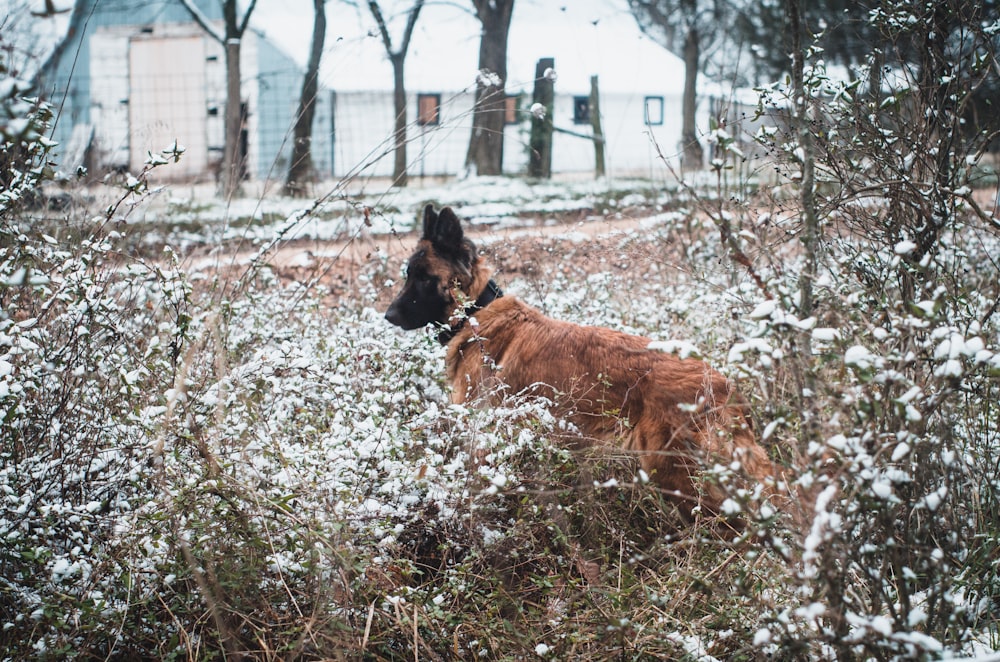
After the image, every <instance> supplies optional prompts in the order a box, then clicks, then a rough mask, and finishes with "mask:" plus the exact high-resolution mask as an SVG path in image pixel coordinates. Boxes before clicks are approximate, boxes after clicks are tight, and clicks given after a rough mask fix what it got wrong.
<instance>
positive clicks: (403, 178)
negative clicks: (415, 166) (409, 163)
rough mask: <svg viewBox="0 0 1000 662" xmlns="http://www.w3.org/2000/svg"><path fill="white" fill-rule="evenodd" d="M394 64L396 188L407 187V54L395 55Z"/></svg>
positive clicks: (393, 56) (394, 173) (393, 103)
mask: <svg viewBox="0 0 1000 662" xmlns="http://www.w3.org/2000/svg"><path fill="white" fill-rule="evenodd" d="M389 59H390V61H391V62H392V106H393V110H395V112H396V128H395V134H394V135H395V146H396V150H395V160H394V161H393V167H392V181H393V183H394V184H395V185H396V186H406V184H407V179H408V177H407V173H406V86H405V84H404V77H403V65H404V63H405V60H406V54H405V53H395V54H393V55H392V56H391V57H390V58H389Z"/></svg>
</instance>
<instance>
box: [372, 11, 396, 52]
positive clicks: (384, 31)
mask: <svg viewBox="0 0 1000 662" xmlns="http://www.w3.org/2000/svg"><path fill="white" fill-rule="evenodd" d="M368 9H369V10H370V11H371V13H372V16H373V17H375V24H376V25H377V26H378V31H379V34H381V35H382V43H383V44H385V52H386V53H388V54H389V55H392V37H390V36H389V28H388V27H387V26H386V24H385V18H384V17H383V16H382V9H381V8H380V7H379V6H378V3H377V2H376V1H375V0H368Z"/></svg>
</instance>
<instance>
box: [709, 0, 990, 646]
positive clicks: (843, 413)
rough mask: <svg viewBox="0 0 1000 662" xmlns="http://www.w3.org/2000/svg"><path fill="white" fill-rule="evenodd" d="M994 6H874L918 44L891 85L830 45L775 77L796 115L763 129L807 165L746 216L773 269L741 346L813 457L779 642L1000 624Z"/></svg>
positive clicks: (743, 224)
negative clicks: (826, 53) (974, 122)
mask: <svg viewBox="0 0 1000 662" xmlns="http://www.w3.org/2000/svg"><path fill="white" fill-rule="evenodd" d="M977 7H978V6H975V5H974V4H973V3H961V2H954V3H952V2H946V3H938V4H935V5H934V6H931V5H927V6H924V7H920V8H915V7H914V6H912V5H898V4H896V3H882V4H881V5H880V7H879V8H878V9H876V10H874V11H873V12H872V13H871V15H870V20H871V22H872V24H873V26H874V27H875V28H877V30H878V32H879V33H880V34H882V35H883V36H884V37H885V39H886V44H887V46H886V50H892V51H893V52H894V53H895V54H896V55H899V54H900V53H905V54H907V57H909V58H910V59H907V57H903V58H902V59H900V60H899V61H895V62H893V63H892V66H890V67H888V69H889V70H890V72H889V74H886V72H885V71H882V70H881V69H879V70H876V71H875V74H877V75H878V77H877V80H879V81H880V83H881V84H880V86H879V87H878V89H876V90H874V91H871V90H869V92H868V93H867V94H866V93H865V92H864V86H865V84H866V81H868V80H870V79H869V78H868V74H869V73H871V69H869V68H862V69H861V70H859V71H858V72H855V73H856V74H857V78H855V79H853V80H851V81H850V82H844V81H838V80H835V79H834V78H833V77H832V76H831V75H829V74H828V72H827V71H826V68H825V65H824V63H823V61H822V59H821V57H822V49H821V48H816V49H810V51H809V54H811V56H812V59H808V60H807V61H806V63H805V64H806V66H805V71H804V76H803V86H802V89H801V90H797V89H795V88H794V87H792V86H791V85H783V84H776V85H774V86H771V87H769V88H767V89H766V90H765V91H764V94H763V95H762V112H766V113H769V114H777V115H778V116H780V118H781V119H780V121H778V122H776V123H775V125H774V126H770V127H766V128H763V129H761V130H760V131H759V133H758V134H757V139H758V140H759V141H760V142H761V143H762V144H763V145H764V146H765V149H766V151H767V152H768V153H770V154H772V155H774V156H775V157H776V158H779V159H780V160H781V162H782V163H783V164H784V168H783V169H782V171H783V172H786V173H788V174H789V179H788V186H783V187H782V188H781V189H779V190H778V194H779V195H780V196H782V198H781V201H780V202H779V203H776V204H775V205H774V208H775V213H774V214H773V215H770V214H769V215H768V217H767V222H766V223H761V221H760V219H759V218H753V217H752V216H751V215H749V214H746V215H744V216H742V217H739V218H736V219H735V220H733V221H732V224H733V229H732V231H731V232H730V233H729V235H728V236H731V237H732V236H735V237H738V238H739V239H738V241H739V247H738V248H739V250H738V251H731V254H732V253H733V252H738V253H739V254H740V255H742V256H744V257H745V256H747V255H753V256H754V257H755V261H754V264H753V265H752V267H753V269H756V270H757V273H760V274H763V276H764V278H762V281H761V282H760V283H759V286H760V287H759V293H758V294H757V296H756V297H755V302H754V305H752V306H751V307H750V309H749V315H748V317H749V321H748V323H749V329H748V333H747V337H746V338H745V339H744V340H742V341H741V342H740V343H738V344H737V345H736V346H734V349H733V352H732V353H731V359H733V360H734V361H735V362H737V363H740V364H742V365H741V366H740V370H741V371H742V372H743V373H744V374H746V375H747V376H748V377H749V378H752V379H754V380H756V381H757V382H758V383H759V384H762V385H766V388H767V392H768V394H767V402H766V403H765V406H764V408H763V409H762V410H761V416H762V418H763V419H764V435H765V436H766V437H768V438H770V439H772V440H775V439H778V440H781V442H782V443H781V445H782V446H785V447H786V451H785V452H787V453H788V455H789V464H791V466H793V467H795V470H794V474H795V477H796V483H797V488H798V490H799V495H800V502H801V504H802V512H801V514H800V517H801V519H802V522H803V537H802V539H801V547H800V549H799V559H800V560H799V564H800V567H799V582H800V584H801V585H800V588H799V590H798V591H796V593H795V596H796V597H795V600H793V601H791V602H789V603H788V604H786V605H784V607H783V608H781V609H779V610H777V611H776V613H775V616H774V622H773V624H772V625H771V626H770V627H769V628H768V629H766V631H764V632H763V633H762V635H761V643H762V645H765V644H766V646H765V649H767V650H771V651H777V650H782V649H784V650H800V651H808V652H809V653H810V654H811V655H812V656H814V657H825V656H836V657H838V658H841V659H853V658H854V657H866V658H868V657H871V658H875V659H890V658H893V657H894V656H902V657H913V656H917V657H919V656H923V655H930V656H937V655H941V654H942V652H943V651H945V650H948V649H951V650H960V649H963V648H964V647H966V646H969V645H971V643H972V642H973V640H975V639H977V638H980V639H981V638H982V637H983V636H984V631H985V632H987V633H988V632H989V629H990V628H992V627H993V625H991V623H992V621H993V619H994V618H995V612H994V609H995V604H996V600H997V596H998V591H1000V583H998V581H997V580H998V577H997V571H996V567H995V565H994V563H993V562H992V561H990V560H989V559H990V552H989V551H988V550H990V549H992V548H994V547H995V545H996V541H997V536H998V534H1000V524H998V521H997V519H996V514H997V512H998V506H1000V502H998V500H997V496H998V494H997V479H996V472H995V466H996V463H997V461H998V457H1000V424H998V422H997V421H998V419H997V416H996V404H995V403H996V401H997V398H998V396H1000V392H998V381H997V375H998V368H1000V358H998V356H1000V325H998V322H997V317H996V312H997V303H996V302H997V301H998V299H1000V289H998V282H1000V278H998V276H1000V274H998V272H1000V269H998V265H997V262H996V258H995V256H996V255H997V253H998V249H1000V225H998V223H997V221H996V219H995V218H994V216H993V214H992V212H986V211H983V209H982V207H981V206H980V204H979V202H978V201H977V195H976V192H975V189H974V187H975V186H976V185H977V182H976V181H975V177H974V175H975V172H976V168H975V166H976V164H977V163H978V162H979V161H980V160H981V159H982V158H983V157H984V154H985V152H986V149H987V147H988V146H989V143H990V140H991V139H992V136H993V135H994V132H995V131H996V130H997V129H998V128H1000V127H998V125H997V124H996V122H995V121H991V120H990V119H989V118H982V119H981V121H982V124H981V125H980V126H979V127H978V129H977V130H975V131H973V130H970V128H969V126H968V122H967V118H968V113H967V109H968V107H969V105H970V103H971V99H972V94H973V93H974V92H975V90H976V89H977V88H978V87H979V85H980V83H981V82H982V80H983V79H984V78H985V77H987V76H992V75H995V74H994V73H993V72H991V71H990V69H989V67H988V66H987V64H986V62H988V61H992V60H991V58H992V57H993V55H984V54H995V53H996V50H997V42H996V38H995V36H994V35H995V31H996V25H995V24H994V25H993V26H992V27H990V26H989V25H988V23H984V22H982V20H981V19H982V18H984V17H983V16H981V15H980V14H979V13H978V9H977ZM984 26H985V27H984ZM914 44H925V45H926V48H925V49H924V50H920V49H917V51H916V54H914V51H913V50H912V48H913V45H914ZM877 55H879V56H880V57H884V56H885V51H880V52H879V53H877ZM882 65H885V62H884V61H883V62H882ZM872 66H878V63H873V64H872ZM884 74H885V75H884ZM872 80H874V78H873V79H872ZM786 83H787V81H786ZM994 197H995V193H994ZM979 199H981V198H979ZM793 201H794V204H793ZM737 213H738V210H737ZM811 225H812V230H813V234H812V235H810V226H811ZM761 226H764V227H765V229H766V228H767V227H775V229H777V230H778V231H779V232H781V231H784V232H785V233H786V236H787V237H788V238H789V239H790V240H789V239H784V240H780V241H773V240H774V239H775V236H774V234H772V235H771V236H770V237H765V234H764V232H765V231H766V230H762V227H761ZM741 230H742V232H741ZM768 238H769V239H771V240H772V241H770V242H769V241H767V239H768ZM737 261H738V260H737ZM807 276H808V278H807ZM987 636H988V635H987ZM994 636H995V635H994Z"/></svg>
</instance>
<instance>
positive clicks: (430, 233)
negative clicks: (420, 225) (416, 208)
mask: <svg viewBox="0 0 1000 662" xmlns="http://www.w3.org/2000/svg"><path fill="white" fill-rule="evenodd" d="M437 222H438V213H437V212H436V211H434V205H430V204H429V205H427V206H426V207H424V237H423V238H424V239H427V240H428V241H434V233H435V231H436V230H437Z"/></svg>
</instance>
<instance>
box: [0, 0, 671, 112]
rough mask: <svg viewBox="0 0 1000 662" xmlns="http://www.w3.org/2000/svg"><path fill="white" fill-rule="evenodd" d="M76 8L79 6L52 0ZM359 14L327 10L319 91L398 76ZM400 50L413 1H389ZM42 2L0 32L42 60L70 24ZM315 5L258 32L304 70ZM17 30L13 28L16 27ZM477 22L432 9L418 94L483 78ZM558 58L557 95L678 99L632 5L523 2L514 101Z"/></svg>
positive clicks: (440, 2) (454, 4)
mask: <svg viewBox="0 0 1000 662" xmlns="http://www.w3.org/2000/svg"><path fill="white" fill-rule="evenodd" d="M54 4H55V6H56V7H57V8H69V7H71V6H72V0H54ZM357 4H358V5H359V7H358V8H355V7H351V6H349V5H348V4H347V3H345V2H344V1H343V0H328V2H327V9H326V13H327V26H328V30H327V39H326V52H325V54H324V59H323V69H322V79H321V83H322V84H323V85H324V86H325V87H327V88H330V89H334V90H338V89H339V90H356V89H388V88H390V87H391V86H392V69H391V67H390V65H389V62H388V60H387V58H386V55H385V49H384V47H383V45H382V41H381V38H380V37H378V36H377V34H376V32H375V22H374V19H372V17H371V14H370V13H369V11H368V8H367V1H366V0H357ZM380 4H381V5H382V7H383V13H384V14H385V15H386V16H387V17H388V18H389V21H390V32H391V34H392V36H393V39H394V45H395V43H398V40H399V39H400V37H401V34H402V30H403V25H404V24H405V11H406V10H407V9H409V7H410V6H412V0H381V1H380ZM29 6H30V7H31V8H32V9H36V10H37V9H41V8H42V7H43V6H44V0H0V24H2V22H3V21H4V19H5V18H6V19H8V21H9V20H10V18H11V17H14V13H15V10H16V12H17V16H16V19H17V24H18V25H20V26H24V25H27V24H31V23H34V24H35V28H36V30H37V31H39V32H41V33H43V34H46V35H48V36H47V37H46V38H37V37H36V38H35V39H33V40H29V41H28V43H30V44H32V46H33V47H34V50H42V49H43V48H44V46H42V44H46V43H47V42H48V43H52V42H54V41H55V39H56V38H57V36H56V35H57V34H61V32H60V27H59V26H61V30H62V31H65V24H66V18H67V16H68V14H63V15H61V16H60V17H59V18H58V19H55V20H53V19H44V20H43V19H34V18H33V17H31V16H30V15H27V16H26V15H25V14H26V12H25V7H29ZM312 20H313V17H312V2H311V0H258V2H257V7H256V9H255V11H254V16H253V19H252V20H251V24H252V25H253V26H254V27H255V28H256V29H257V30H259V31H261V32H263V33H264V34H265V35H267V37H268V38H269V39H271V40H272V41H273V42H274V43H276V44H277V45H278V46H279V47H281V48H282V50H284V51H285V52H287V53H288V54H289V55H291V56H292V57H293V59H295V61H296V62H298V63H299V64H300V65H303V66H304V64H305V61H306V58H307V56H308V51H309V46H310V43H309V42H310V39H311V38H312ZM9 25H10V23H9V22H8V27H9ZM478 52H479V22H478V21H477V20H476V19H475V17H474V16H473V14H472V3H471V1H470V0H427V4H426V5H425V6H424V9H423V11H422V12H421V15H420V19H419V21H418V22H417V28H416V31H415V33H414V36H413V40H412V42H411V45H410V51H409V54H408V56H407V60H406V85H407V89H410V90H424V91H432V90H434V91H437V90H440V91H442V92H455V91H459V90H463V89H465V88H468V87H470V86H471V85H472V84H473V83H474V81H475V77H476V67H477V65H478ZM542 57H554V58H555V65H556V66H555V69H556V72H557V74H558V80H557V81H556V89H557V90H558V91H561V92H565V93H571V94H586V93H587V92H588V91H589V89H590V76H591V75H594V74H596V75H598V76H599V77H600V85H601V90H602V92H622V93H649V94H664V95H665V94H680V91H681V88H682V84H683V76H684V73H683V66H682V64H681V62H680V60H679V59H678V58H676V57H674V56H673V55H671V54H669V53H667V52H666V51H665V50H664V49H663V48H661V47H660V46H658V45H656V44H654V43H652V42H651V41H650V40H649V39H648V38H647V37H645V36H644V35H643V34H642V33H641V32H640V31H639V29H638V28H637V27H636V24H635V20H634V19H633V18H632V15H631V13H630V12H629V10H628V4H627V0H516V1H515V3H514V15H513V20H512V24H511V30H510V38H509V43H508V64H507V67H508V81H507V88H508V91H511V92H514V91H518V90H522V91H527V92H530V91H531V86H532V80H533V78H534V73H535V62H536V61H537V60H538V59H539V58H542Z"/></svg>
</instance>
